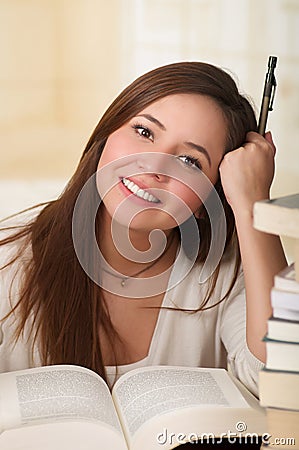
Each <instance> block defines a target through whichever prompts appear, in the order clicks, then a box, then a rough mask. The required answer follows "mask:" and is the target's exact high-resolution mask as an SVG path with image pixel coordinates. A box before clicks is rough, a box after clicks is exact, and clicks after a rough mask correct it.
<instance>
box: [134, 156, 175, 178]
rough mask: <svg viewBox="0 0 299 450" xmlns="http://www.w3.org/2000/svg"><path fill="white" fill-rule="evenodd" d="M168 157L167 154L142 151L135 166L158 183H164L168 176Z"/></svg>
mask: <svg viewBox="0 0 299 450" xmlns="http://www.w3.org/2000/svg"><path fill="white" fill-rule="evenodd" d="M169 158H170V157H169V155H167V154H164V153H155V152H150V153H143V154H140V155H139V157H138V160H137V166H138V168H139V169H140V170H141V171H142V173H147V174H149V175H150V176H152V177H154V178H155V179H156V180H157V181H159V182H160V183H165V182H166V181H167V180H168V178H169V173H168V172H169V165H170V162H169ZM167 163H168V166H167ZM167 167H168V170H167Z"/></svg>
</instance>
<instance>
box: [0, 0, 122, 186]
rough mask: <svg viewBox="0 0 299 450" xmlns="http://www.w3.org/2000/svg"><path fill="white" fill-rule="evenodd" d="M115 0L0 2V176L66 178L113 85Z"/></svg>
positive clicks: (116, 60) (116, 56)
mask: <svg viewBox="0 0 299 450" xmlns="http://www.w3.org/2000/svg"><path fill="white" fill-rule="evenodd" d="M119 20H120V16H119V13H118V1H117V0H109V1H105V0H102V1H98V0H1V1H0V54H1V71H0V130H1V138H0V139H1V142H0V144H1V148H0V177H1V178H2V179H3V178H28V177H30V178H32V177H34V178H43V177H50V178H51V177H58V178H60V177H63V178H64V177H68V176H70V175H71V173H72V171H73V169H74V167H75V165H76V164H77V160H78V158H79V155H80V153H81V151H82V148H83V146H84V144H85V142H86V140H87V138H88V136H89V134H90V133H91V131H92V128H93V127H94V126H95V124H96V122H97V120H98V117H99V116H100V115H101V114H102V112H103V111H104V109H105V108H106V106H107V105H108V103H109V102H110V101H111V99H112V97H113V96H115V95H116V93H117V89H118V87H119V84H120V79H119V73H120V67H119V60H120V58H119V51H120V49H119V41H120V39H119V30H120V24H119Z"/></svg>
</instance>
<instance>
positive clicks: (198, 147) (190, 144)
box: [136, 114, 211, 167]
mask: <svg viewBox="0 0 299 450" xmlns="http://www.w3.org/2000/svg"><path fill="white" fill-rule="evenodd" d="M136 117H145V118H146V119H147V120H149V121H150V122H152V123H154V124H155V125H157V126H158V127H159V128H160V129H161V130H163V131H166V128H165V126H164V125H163V123H161V122H160V121H159V120H158V119H156V118H155V117H153V116H152V115H151V114H139V115H138V116H136ZM184 144H185V145H187V146H188V147H190V148H192V149H195V150H197V151H199V152H200V153H202V154H203V155H205V157H206V158H207V160H208V163H209V166H210V167H211V158H210V155H209V153H208V151H207V149H205V148H204V147H203V146H202V145H198V144H195V143H194V142H190V141H187V142H184Z"/></svg>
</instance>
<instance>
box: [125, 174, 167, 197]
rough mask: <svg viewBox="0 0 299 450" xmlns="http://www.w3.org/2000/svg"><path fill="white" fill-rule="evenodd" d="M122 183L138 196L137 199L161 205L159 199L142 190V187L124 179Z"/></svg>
mask: <svg viewBox="0 0 299 450" xmlns="http://www.w3.org/2000/svg"><path fill="white" fill-rule="evenodd" d="M121 182H122V183H123V185H124V186H125V187H126V188H127V189H128V190H129V191H130V192H132V194H134V195H136V197H139V198H142V199H143V200H146V201H147V202H149V203H161V202H160V200H159V199H158V198H157V197H155V196H154V195H153V194H150V193H149V192H147V191H145V190H144V189H141V187H139V186H138V185H137V184H135V183H133V181H131V180H128V179H127V178H122V179H121Z"/></svg>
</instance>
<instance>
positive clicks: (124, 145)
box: [98, 132, 130, 168]
mask: <svg viewBox="0 0 299 450" xmlns="http://www.w3.org/2000/svg"><path fill="white" fill-rule="evenodd" d="M129 147H130V145H129V143H128V142H127V140H126V139H125V138H124V137H121V135H120V134H119V133H118V132H115V133H113V134H112V135H111V136H109V138H108V139H107V142H106V145H105V147H104V149H103V152H102V155H101V157H100V160H99V165H98V167H99V168H101V167H104V166H105V165H106V164H109V163H111V162H113V161H116V160H117V159H119V158H121V157H122V156H126V155H127V154H128V149H129Z"/></svg>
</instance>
